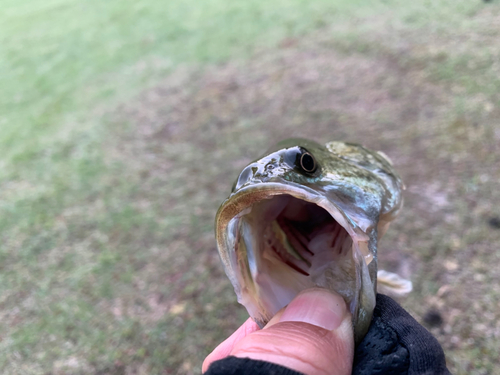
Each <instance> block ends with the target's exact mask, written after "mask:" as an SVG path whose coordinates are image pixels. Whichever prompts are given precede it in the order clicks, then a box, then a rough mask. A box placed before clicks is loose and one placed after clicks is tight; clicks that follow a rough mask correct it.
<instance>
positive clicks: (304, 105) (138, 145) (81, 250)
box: [0, 0, 500, 374]
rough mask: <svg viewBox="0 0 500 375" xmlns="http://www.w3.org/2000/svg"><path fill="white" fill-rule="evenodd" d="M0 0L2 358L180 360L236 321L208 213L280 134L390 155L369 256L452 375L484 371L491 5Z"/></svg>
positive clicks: (53, 365) (492, 339) (9, 368)
mask: <svg viewBox="0 0 500 375" xmlns="http://www.w3.org/2000/svg"><path fill="white" fill-rule="evenodd" d="M0 5H1V6H2V12H1V13H0V56H1V58H0V87H1V90H0V129H1V132H0V148H1V151H2V152H1V154H2V158H1V159H0V185H1V188H0V210H1V213H0V238H1V244H0V260H1V261H0V368H1V369H2V372H3V373H12V374H17V373H22V374H67V373H68V374H69V373H71V374H80V373H81V374H87V373H99V374H128V373H137V374H156V373H158V374H163V373H167V374H170V373H172V374H177V373H179V374H191V373H198V372H199V371H200V368H201V361H202V360H203V358H204V356H206V354H208V353H209V351H210V350H211V349H212V348H213V347H214V346H215V345H216V344H217V343H218V342H220V341H221V340H222V339H223V338H224V337H226V336H227V335H228V334H229V333H230V332H232V330H234V329H235V328H236V327H237V326H238V325H239V324H240V323H241V322H242V321H244V319H245V318H246V312H245V310H244V309H243V308H242V307H240V306H239V305H238V304H237V303H236V301H235V296H234V293H233V291H232V289H231V286H230V285H229V282H228V281H227V280H226V278H225V275H224V273H223V271H222V268H221V266H220V264H219V263H220V262H219V259H218V255H217V252H216V249H215V240H214V236H213V219H214V216H215V211H216V209H217V207H218V205H219V204H220V202H221V201H222V200H223V199H224V198H225V196H226V194H228V192H229V190H230V187H231V184H232V182H233V179H234V178H235V177H236V175H237V173H238V171H239V170H240V169H241V168H242V167H244V165H245V164H246V163H248V162H249V161H250V160H252V159H253V158H255V157H256V156H258V155H260V154H261V153H262V152H263V151H264V150H265V149H267V148H268V147H269V146H270V145H271V144H272V143H273V142H275V141H277V140H280V139H282V138H284V137H287V136H290V135H293V136H306V137H309V138H313V139H316V140H318V141H328V140H333V139H340V140H350V141H355V142H359V143H363V144H365V145H366V146H368V147H370V148H375V149H380V150H383V151H384V152H385V153H386V154H388V155H389V156H390V157H391V158H392V159H393V160H394V163H395V166H396V168H397V169H398V170H399V171H400V172H401V175H402V176H403V179H404V181H405V183H406V185H407V191H406V192H405V199H406V205H405V208H404V209H403V212H402V214H401V216H400V217H399V218H398V219H397V220H396V222H395V224H394V225H393V226H392V227H391V229H390V230H389V232H388V233H387V235H386V238H384V239H383V240H382V242H381V244H380V246H379V248H380V255H379V256H380V262H381V264H382V266H383V267H384V268H388V269H390V270H393V271H397V272H399V273H401V274H403V275H404V276H406V277H409V278H411V279H412V280H413V282H414V285H415V291H414V292H413V293H412V294H411V295H410V296H409V297H408V298H407V299H405V300H403V301H401V303H402V304H403V305H404V306H405V307H406V308H407V309H408V310H409V311H411V312H412V314H413V315H414V316H415V317H416V318H417V319H418V320H419V321H420V322H422V323H423V324H424V325H425V326H426V327H427V328H428V329H429V330H431V332H432V333H433V334H435V335H436V336H437V337H438V339H439V341H440V342H441V344H442V345H443V347H444V349H445V352H446V355H447V360H448V364H449V367H450V369H451V370H452V372H453V373H456V374H496V373H499V372H498V366H499V365H500V362H498V359H496V358H497V348H498V346H499V344H500V323H499V322H500V315H499V311H500V305H499V302H498V301H500V289H499V287H498V285H500V283H499V282H500V279H499V277H500V276H499V275H498V273H496V272H495V267H496V266H495V265H497V264H498V261H499V253H498V251H497V249H498V246H499V245H500V230H499V227H500V225H499V224H498V222H500V211H499V208H498V207H499V205H498V202H500V193H499V191H498V188H497V186H498V183H499V182H500V170H499V168H498V165H499V163H500V152H499V150H498V144H500V44H499V43H498V40H500V39H499V38H500V5H499V3H498V1H493V2H491V3H483V2H480V1H468V0H467V1H466V0H435V1H425V0H419V1H415V2H413V3H411V4H409V3H408V2H405V1H399V0H385V1H383V0H357V1H345V0H330V1H326V0H325V1H323V0H312V1H301V0H291V1H281V0H279V1H272V2H271V1H264V0H249V1H245V2H230V1H227V0H226V1H225V0H209V1H204V2H197V1H195V0H184V1H180V0H175V1H169V2H160V1H154V0H150V1H120V2H119V1H116V0H110V1H106V2H98V1H88V2H78V1H70V0H59V1H56V0H54V1H40V0H26V1H24V2H14V1H11V0H0ZM432 316H434V317H436V316H439V317H440V319H431V318H430V317H432Z"/></svg>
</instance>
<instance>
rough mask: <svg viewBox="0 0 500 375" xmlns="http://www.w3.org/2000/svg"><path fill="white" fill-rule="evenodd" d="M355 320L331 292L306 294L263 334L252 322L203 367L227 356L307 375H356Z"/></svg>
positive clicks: (295, 301)
mask: <svg viewBox="0 0 500 375" xmlns="http://www.w3.org/2000/svg"><path fill="white" fill-rule="evenodd" d="M353 355H354V338H353V329H352V318H351V314H350V313H349V311H348V309H347V306H346V304H345V302H344V300H343V298H342V297H341V296H340V295H338V294H336V293H332V292H329V291H327V290H325V289H319V288H313V289H308V290H305V291H303V292H301V293H300V294H299V295H297V296H296V297H295V298H294V300H293V301H292V302H290V304H289V305H288V306H287V307H285V308H283V309H281V310H280V311H279V312H278V313H277V314H276V315H275V316H274V317H273V318H272V319H271V320H270V321H269V323H268V324H267V325H266V326H265V327H264V328H263V329H262V330H260V329H259V327H258V326H257V324H256V323H255V322H254V321H253V320H251V319H248V320H247V321H246V322H245V323H244V324H243V325H242V326H241V327H240V328H239V329H238V330H237V331H236V332H235V333H233V334H232V335H231V336H230V337H229V338H228V339H227V340H225V341H224V342H223V343H222V344H220V345H219V346H218V347H217V348H216V349H215V350H214V351H213V352H212V353H211V354H210V355H208V357H207V358H206V359H205V361H204V362H203V372H206V371H207V370H208V368H209V366H210V364H211V363H213V362H214V361H217V360H219V359H222V358H225V357H227V356H234V357H240V358H251V359H253V360H260V361H266V362H271V363H275V364H278V365H281V366H284V367H287V368H290V369H293V370H295V371H298V372H302V373H304V374H311V375H320V374H330V375H343V374H351V370H352V365H353Z"/></svg>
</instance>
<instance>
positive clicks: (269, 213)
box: [228, 194, 356, 324]
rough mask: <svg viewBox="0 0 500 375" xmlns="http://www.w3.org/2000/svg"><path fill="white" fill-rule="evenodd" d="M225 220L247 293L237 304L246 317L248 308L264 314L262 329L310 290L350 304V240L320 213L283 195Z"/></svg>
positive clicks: (352, 275)
mask: <svg viewBox="0 0 500 375" xmlns="http://www.w3.org/2000/svg"><path fill="white" fill-rule="evenodd" d="M231 221H232V222H233V225H231V223H230V225H229V226H228V228H233V230H234V231H235V232H236V233H234V236H233V237H232V238H234V240H235V249H236V253H235V254H236V257H237V259H236V262H237V264H238V267H239V272H240V275H241V276H242V278H243V280H242V281H243V283H244V284H245V288H244V293H246V294H247V296H242V298H243V301H241V302H242V303H243V304H244V305H245V306H246V307H247V309H249V312H250V310H252V306H250V308H249V306H248V304H249V305H252V304H253V305H255V306H254V307H255V308H256V312H257V311H258V312H259V313H260V314H263V315H264V316H261V318H258V319H256V320H257V321H258V322H259V320H260V321H261V323H262V324H265V323H266V322H267V320H269V319H270V318H271V317H272V316H273V315H274V314H275V313H276V312H278V311H279V310H280V309H281V308H282V307H284V306H286V305H288V303H289V302H290V301H291V300H292V299H293V298H294V297H295V296H296V295H297V294H298V293H299V292H300V291H302V290H304V289H307V288H310V287H314V286H319V287H325V288H328V289H333V290H335V291H337V292H339V293H340V294H341V295H343V296H344V298H345V299H346V300H347V301H348V302H349V300H352V298H353V295H352V294H353V293H354V291H355V289H356V288H355V284H356V280H355V279H356V272H355V266H354V262H353V257H352V251H353V239H352V238H351V236H350V235H349V234H348V232H347V231H346V229H344V228H343V227H342V226H341V225H340V224H339V223H338V222H337V221H336V220H335V219H334V218H333V217H332V215H331V214H330V213H329V212H328V211H326V210H325V209H324V208H322V207H320V206H319V205H317V204H315V203H312V202H309V201H306V200H302V199H298V198H296V197H293V196H291V195H288V194H283V195H276V196H273V197H272V198H270V199H264V200H262V201H259V202H257V203H254V204H253V205H252V206H251V207H250V208H247V209H246V210H243V211H242V212H241V213H240V214H239V215H237V216H236V217H235V218H233V219H232V220H231ZM234 224H237V225H234ZM230 230H231V229H230ZM245 300H246V301H245ZM245 302H247V303H245ZM254 317H255V315H254Z"/></svg>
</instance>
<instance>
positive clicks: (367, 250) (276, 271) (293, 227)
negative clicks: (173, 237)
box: [215, 138, 412, 343]
mask: <svg viewBox="0 0 500 375" xmlns="http://www.w3.org/2000/svg"><path fill="white" fill-rule="evenodd" d="M403 190H404V184H403V182H402V180H401V177H400V176H399V175H398V173H397V172H396V171H395V169H394V167H393V164H392V162H391V160H390V159H389V157H388V156H386V155H385V154H384V153H383V152H381V151H371V150H369V149H367V148H365V147H363V146H362V145H359V144H356V143H347V142H340V141H332V142H328V143H326V144H324V145H322V144H320V143H318V142H315V141H312V140H307V139H301V138H292V139H287V140H284V141H282V142H279V143H278V144H276V145H275V146H274V147H272V148H271V149H270V150H269V151H268V152H267V153H266V154H265V155H264V156H262V157H259V158H258V159H256V160H255V161H253V162H251V163H250V164H249V165H247V166H246V167H245V168H244V169H243V170H242V171H241V173H240V174H239V175H238V178H237V179H236V181H235V182H234V184H233V187H232V190H231V193H230V195H229V197H228V198H227V199H226V200H225V201H224V202H223V203H222V204H221V206H220V207H219V209H218V211H217V214H216V217H215V237H216V241H217V248H218V251H219V255H220V258H221V261H222V264H223V266H224V270H225V272H226V275H227V276H228V278H229V280H230V282H231V283H232V285H233V287H234V290H235V293H236V295H237V298H238V302H239V303H241V304H242V305H243V306H245V308H246V309H247V311H248V313H249V315H250V316H251V317H252V318H253V320H254V321H255V322H256V323H257V324H258V325H259V326H260V327H261V328H262V327H264V326H265V325H266V324H267V322H269V320H270V319H271V318H272V317H273V316H274V315H275V314H276V313H277V312H278V311H279V310H280V309H282V308H283V307H285V306H287V305H288V304H289V303H290V302H291V301H292V300H293V298H294V297H295V296H296V295H297V294H298V293H299V292H301V291H302V290H304V289H307V288H311V287H320V288H326V289H329V290H333V291H335V292H336V293H338V294H340V295H341V296H342V297H343V298H344V300H345V302H346V304H347V306H348V308H349V310H350V312H351V314H352V320H353V330H354V338H355V342H356V343H359V342H360V341H361V340H362V339H363V337H364V336H365V334H366V332H367V331H368V328H369V326H370V322H371V318H372V315H373V310H374V308H375V302H376V293H377V285H378V286H379V289H381V287H383V288H384V290H385V291H390V292H392V294H395V295H404V294H406V293H408V292H409V291H411V289H412V284H411V281H409V280H406V279H404V278H402V277H400V276H398V275H397V274H394V273H390V272H387V271H379V270H378V268H377V261H378V252H377V247H378V241H379V239H380V238H381V237H382V236H383V235H384V233H385V232H386V231H387V229H388V227H389V225H390V224H391V222H392V221H393V220H394V218H395V217H396V216H397V214H398V213H399V212H400V210H401V208H402V206H403V197H402V191H403Z"/></svg>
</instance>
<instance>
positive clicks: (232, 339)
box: [202, 318, 260, 372]
mask: <svg viewBox="0 0 500 375" xmlns="http://www.w3.org/2000/svg"><path fill="white" fill-rule="evenodd" d="M259 329H260V328H259V326H258V325H257V323H255V322H254V321H253V320H252V318H248V319H247V320H246V322H245V323H243V324H242V325H241V326H240V328H238V329H237V330H236V331H235V332H234V333H233V334H232V335H231V336H229V337H228V338H227V339H226V340H224V341H223V342H222V343H221V344H219V346H217V347H216V348H215V349H214V350H213V352H212V353H210V354H209V355H208V356H207V358H205V360H204V361H203V365H202V372H205V371H207V370H208V368H209V367H210V364H211V363H212V362H214V361H217V360H219V359H222V358H226V357H227V356H228V355H229V353H231V350H233V347H234V345H235V343H237V342H238V341H240V340H241V339H243V338H244V337H245V336H247V335H249V334H250V333H252V332H255V331H257V330H259Z"/></svg>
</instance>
